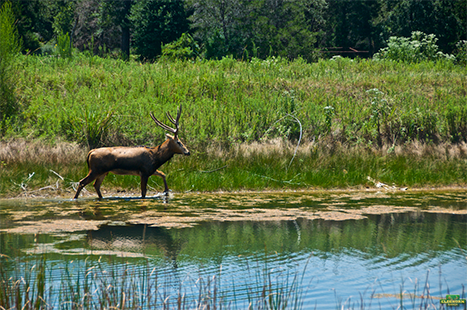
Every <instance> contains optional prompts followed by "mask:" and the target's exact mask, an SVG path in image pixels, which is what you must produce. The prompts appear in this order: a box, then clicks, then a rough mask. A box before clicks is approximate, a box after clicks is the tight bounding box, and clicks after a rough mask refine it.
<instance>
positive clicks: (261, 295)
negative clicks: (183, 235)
mask: <svg viewBox="0 0 467 310" xmlns="http://www.w3.org/2000/svg"><path fill="white" fill-rule="evenodd" d="M0 259H1V261H2V264H1V265H0V309H31V308H35V309H55V308H59V309H124V308H125V309H156V308H157V309H217V308H219V309H222V308H227V309H231V308H233V309H237V308H238V305H237V303H238V302H240V303H242V304H244V303H246V302H248V304H249V305H248V308H252V309H285V308H287V309H299V308H302V293H303V286H302V284H303V276H304V274H305V269H306V267H305V268H304V269H303V271H302V273H300V272H298V271H296V272H295V274H293V277H290V274H289V273H288V272H286V273H279V274H277V273H274V274H273V273H272V271H271V270H268V269H267V258H266V260H265V268H264V269H261V268H259V271H257V272H256V273H255V274H254V275H252V276H251V277H250V280H251V282H249V284H248V285H247V287H246V288H245V289H246V291H247V292H246V294H247V300H243V301H242V300H240V301H239V300H237V295H238V294H239V293H241V292H239V291H238V290H236V289H235V286H234V284H235V283H232V286H227V287H222V285H221V283H222V282H224V281H223V280H222V268H220V269H219V271H218V273H217V274H215V275H201V276H199V278H197V279H196V278H192V277H190V276H189V275H188V276H187V277H186V278H184V279H183V281H181V282H180V279H177V277H176V276H174V275H169V277H167V275H165V276H164V277H162V276H161V275H159V274H158V271H157V267H152V266H150V265H149V262H148V261H146V264H145V265H144V266H139V267H138V266H135V265H130V264H128V262H125V261H123V260H122V261H118V260H114V258H112V257H111V256H109V258H108V260H107V261H105V262H104V259H99V260H98V261H97V262H91V261H90V260H88V259H85V260H72V261H67V262H65V263H64V266H63V267H62V268H60V271H59V272H57V271H56V270H54V264H53V263H48V262H46V259H45V256H42V257H38V258H37V259H36V260H35V261H34V260H32V261H29V260H24V261H22V260H19V259H18V260H12V259H10V258H8V257H2V258H0ZM57 273H58V274H57ZM241 308H242V309H244V308H246V305H243V306H242V307H241Z"/></svg>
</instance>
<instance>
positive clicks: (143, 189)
mask: <svg viewBox="0 0 467 310" xmlns="http://www.w3.org/2000/svg"><path fill="white" fill-rule="evenodd" d="M148 179H149V176H146V175H141V198H146V192H147V185H148Z"/></svg>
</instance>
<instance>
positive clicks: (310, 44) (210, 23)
mask: <svg viewBox="0 0 467 310" xmlns="http://www.w3.org/2000/svg"><path fill="white" fill-rule="evenodd" d="M188 3H189V4H190V7H191V8H192V10H193V14H192V15H191V16H190V20H191V22H192V25H193V28H194V29H195V34H194V35H195V38H197V39H198V40H200V41H201V42H203V43H204V45H205V49H206V54H205V57H206V58H208V59H221V58H222V57H223V56H226V55H232V56H233V57H235V58H250V56H253V57H257V58H262V59H264V58H267V57H268V56H281V57H286V58H289V59H294V58H297V57H300V56H301V57H303V58H305V59H307V60H312V59H313V57H314V53H313V50H314V49H315V47H314V44H315V43H316V32H317V31H318V30H317V29H316V27H310V26H309V25H308V23H309V22H311V20H313V21H319V20H320V16H319V15H320V13H321V12H322V10H323V8H324V7H325V1H314V2H313V4H310V3H309V1H302V0H300V1H293V2H290V1H289V2H286V1H284V2H282V1H279V2H277V1H276V2H265V1H260V0H255V1H242V0H235V1H228V2H225V1H219V0H190V1H188Z"/></svg>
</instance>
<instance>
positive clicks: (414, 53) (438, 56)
mask: <svg viewBox="0 0 467 310" xmlns="http://www.w3.org/2000/svg"><path fill="white" fill-rule="evenodd" d="M437 41H438V39H437V38H436V36H435V35H434V34H428V35H427V34H425V33H423V32H421V31H414V32H412V36H411V37H410V38H406V37H390V38H389V42H388V46H387V47H385V48H382V49H381V50H380V51H379V52H378V53H376V54H375V56H374V58H375V59H378V60H379V59H388V60H394V61H403V62H421V61H426V60H442V59H448V60H453V59H454V56H452V55H448V54H444V53H443V52H441V51H439V49H438V45H437V44H436V42H437Z"/></svg>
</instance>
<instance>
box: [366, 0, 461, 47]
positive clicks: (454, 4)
mask: <svg viewBox="0 0 467 310" xmlns="http://www.w3.org/2000/svg"><path fill="white" fill-rule="evenodd" d="M380 3H381V9H380V12H379V13H378V16H377V17H376V16H375V17H374V22H375V24H377V25H378V26H379V27H380V28H379V31H380V32H381V33H382V34H383V37H382V39H383V40H387V38H388V37H390V36H397V37H410V36H411V34H412V32H414V31H423V32H425V33H432V34H434V35H435V36H436V38H438V39H439V41H438V45H439V46H440V49H441V50H442V51H443V52H444V53H449V54H450V53H452V51H453V49H454V48H455V44H456V43H457V42H458V41H459V40H462V39H465V37H466V31H467V29H466V27H465V21H466V20H467V11H466V10H465V8H466V6H467V1H466V0H439V1H419V0H389V1H380Z"/></svg>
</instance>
